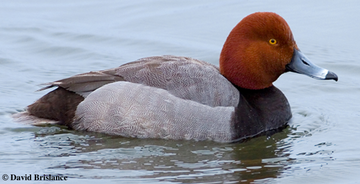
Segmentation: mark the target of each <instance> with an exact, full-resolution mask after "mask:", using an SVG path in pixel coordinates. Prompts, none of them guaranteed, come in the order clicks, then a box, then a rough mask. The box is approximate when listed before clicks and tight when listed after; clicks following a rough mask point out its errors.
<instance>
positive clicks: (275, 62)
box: [220, 12, 298, 89]
mask: <svg viewBox="0 0 360 184" xmlns="http://www.w3.org/2000/svg"><path fill="white" fill-rule="evenodd" d="M294 49H296V50H298V48H297V45H296V42H295V41H294V37H293V35H292V32H291V30H290V27H289V25H288V24H287V23H286V21H285V20H284V19H283V18H282V17H280V16H279V15H277V14H275V13H271V12H257V13H253V14H250V15H248V16H247V17H245V18H244V19H243V20H241V21H240V22H239V23H238V24H237V25H236V26H235V28H234V29H233V30H232V31H231V32H230V34H229V36H228V38H227V40H226V41H225V44H224V47H223V49H222V52H221V55H220V72H221V74H222V75H224V76H225V77H226V78H227V79H228V80H229V81H230V82H232V83H233V84H235V85H237V86H239V87H242V88H247V89H263V88H267V87H270V86H271V85H272V83H273V82H274V81H275V80H276V79H277V78H278V77H279V76H280V75H281V74H282V73H284V72H285V71H286V65H287V64H289V63H290V62H291V59H292V56H293V52H294Z"/></svg>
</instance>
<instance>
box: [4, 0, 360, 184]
mask: <svg viewBox="0 0 360 184" xmlns="http://www.w3.org/2000/svg"><path fill="white" fill-rule="evenodd" d="M359 8H360V2H359V1H355V0H353V1H335V0H330V1H325V0H320V1H309V0H306V1H285V0H276V1H266V2H263V1H258V0H255V1H238V0H226V1H216V0H206V1H205V0H199V1H191V0H182V1H165V0H151V1H148V0H137V1H117V2H114V1H95V0H89V1H78V2H77V1H70V0H65V1H48V0H46V1H45V0H34V1H26V0H12V1H1V2H0V84H1V89H0V138H1V141H0V166H1V167H0V175H3V174H8V175H10V174H16V175H25V174H28V175H29V174H40V175H43V174H52V175H62V176H68V177H69V179H68V181H67V183H69V182H70V183H88V182H103V183H145V182H146V183H222V182H224V183H237V182H239V181H240V182H255V183H301V184H303V183H360V176H359V173H360V145H359V144H357V139H358V135H359V132H360V125H359V120H358V119H359V117H360V113H359V108H358V106H359V104H360V98H359V95H358V94H359V93H360V85H359V84H360V80H359V79H360V72H359V71H360V61H359V59H360V56H359V50H360V44H359V43H360V37H359V30H360V23H359V20H358V19H359V18H360V13H359ZM257 11H272V12H276V13H278V14H280V15H281V16H282V17H284V18H285V20H287V22H288V24H289V25H290V27H291V29H292V31H293V34H294V36H295V40H296V41H297V44H298V46H299V48H300V49H301V50H302V52H303V53H305V54H306V55H307V57H308V58H310V59H311V60H312V62H313V63H316V64H317V65H319V66H322V67H324V68H327V69H329V70H331V71H334V72H335V73H337V74H338V76H339V81H338V82H334V81H319V80H315V79H312V78H309V77H307V76H303V75H298V74H293V73H287V74H284V75H283V76H281V77H280V78H279V79H278V81H276V82H275V85H276V86H277V87H278V88H279V89H281V90H282V91H283V93H284V94H285V95H286V96H287V98H288V100H289V102H290V104H291V108H292V112H293V119H292V121H291V122H290V124H289V125H290V126H289V127H288V128H286V129H285V130H283V131H282V132H279V133H276V134H274V135H272V136H261V137H257V138H254V139H251V140H249V141H247V142H244V143H234V144H219V143H214V142H208V141H205V142H195V141H168V140H148V139H146V140H145V139H129V138H121V137H113V136H107V135H103V134H95V133H84V132H77V131H71V130H67V129H66V128H64V127H57V126H47V127H34V126H29V125H23V124H18V123H15V122H14V121H13V120H12V119H11V115H12V114H14V113H16V112H18V111H22V110H24V108H25V107H26V106H27V105H29V104H31V103H33V102H34V101H35V100H36V99H38V98H40V97H41V96H42V95H44V94H46V93H47V92H49V91H40V92H36V90H38V89H40V88H41V86H40V85H39V84H42V83H46V82H50V81H54V80H58V79H62V78H65V77H69V76H72V75H75V74H79V73H83V72H88V71H96V70H101V69H108V68H113V67H117V66H119V65H121V64H124V63H126V62H129V61H133V60H136V59H138V58H141V57H147V56H154V55H166V54H171V55H179V56H189V57H193V58H197V59H200V60H204V61H207V62H209V63H212V64H215V65H218V59H219V54H220V51H221V48H222V45H223V43H224V41H225V39H226V37H227V35H228V34H229V32H230V31H231V29H232V28H233V27H234V26H235V25H236V24H237V23H238V22H239V21H240V20H241V19H242V18H243V17H245V16H246V15H248V14H250V13H253V12H257ZM0 181H2V179H0ZM8 182H10V181H8ZM49 183H52V182H49Z"/></svg>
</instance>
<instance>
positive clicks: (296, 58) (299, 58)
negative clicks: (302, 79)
mask: <svg viewBox="0 0 360 184" xmlns="http://www.w3.org/2000/svg"><path fill="white" fill-rule="evenodd" d="M286 69H287V71H291V72H296V73H300V74H304V75H307V76H310V77H312V78H316V79H322V80H331V79H332V80H335V81H337V80H338V76H337V75H336V74H335V73H334V72H331V71H329V70H327V69H324V68H321V67H319V66H317V65H315V64H313V63H311V61H310V60H309V59H308V58H307V57H306V56H305V55H304V54H303V53H302V52H300V51H299V50H297V49H294V54H293V57H292V59H291V62H290V63H289V64H287V65H286Z"/></svg>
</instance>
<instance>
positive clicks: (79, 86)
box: [43, 56, 239, 106]
mask: <svg viewBox="0 0 360 184" xmlns="http://www.w3.org/2000/svg"><path fill="white" fill-rule="evenodd" d="M115 81H128V82H133V83H139V84H144V85H147V86H151V87H157V88H161V89H165V90H167V91H169V92H170V93H171V94H173V95H175V96H177V97H179V98H182V99H188V100H192V101H196V102H199V103H201V104H204V105H210V106H236V105H237V104H238V101H239V92H238V90H237V89H236V88H235V87H234V86H233V85H232V84H231V83H230V82H229V81H228V80H227V79H226V78H225V77H223V76H222V75H221V74H220V72H219V70H218V68H217V67H215V66H214V65H211V64H208V63H206V62H202V61H199V60H195V59H192V58H188V57H177V56H155V57H147V58H142V59H139V60H137V61H134V62H130V63H127V64H124V65H121V66H120V67H117V68H113V69H109V70H102V71H98V72H89V73H84V74H79V75H75V76H72V77H69V78H66V79H62V80H58V81H55V82H52V83H48V84H49V86H47V87H45V88H43V89H47V88H50V87H53V86H60V87H62V88H65V89H67V90H69V91H72V92H75V93H77V94H79V95H81V96H83V97H86V96H87V95H88V94H89V93H91V92H93V91H94V90H96V89H97V88H100V87H101V86H103V85H105V84H108V83H112V82H115ZM149 95H150V94H149Z"/></svg>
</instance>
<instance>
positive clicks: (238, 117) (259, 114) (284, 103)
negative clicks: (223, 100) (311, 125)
mask: <svg viewBox="0 0 360 184" xmlns="http://www.w3.org/2000/svg"><path fill="white" fill-rule="evenodd" d="M239 91H240V101H239V104H238V106H237V107H236V109H235V113H234V115H233V118H234V119H233V121H232V122H233V125H232V130H233V140H234V141H238V140H242V139H246V138H250V137H254V136H257V135H260V134H262V133H265V132H267V131H273V130H279V129H281V128H283V127H285V126H286V125H287V123H288V122H289V120H290V119H291V116H292V114H291V109H290V105H289V102H288V100H287V99H286V97H285V95H284V94H283V93H282V92H281V91H280V90H279V89H278V88H276V87H275V86H271V87H269V88H266V89H261V90H249V89H242V88H239Z"/></svg>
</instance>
